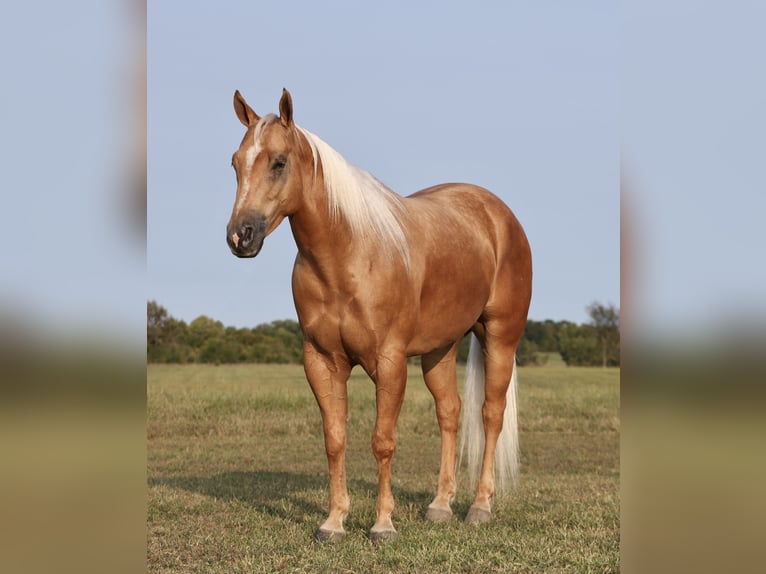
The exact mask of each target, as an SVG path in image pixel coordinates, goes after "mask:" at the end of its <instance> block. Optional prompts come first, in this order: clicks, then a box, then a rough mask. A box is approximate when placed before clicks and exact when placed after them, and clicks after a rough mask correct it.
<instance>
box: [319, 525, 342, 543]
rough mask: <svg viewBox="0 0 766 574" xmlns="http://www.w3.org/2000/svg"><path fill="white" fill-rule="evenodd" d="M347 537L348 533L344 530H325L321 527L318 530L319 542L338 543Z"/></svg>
mask: <svg viewBox="0 0 766 574" xmlns="http://www.w3.org/2000/svg"><path fill="white" fill-rule="evenodd" d="M345 537H346V533H345V532H344V531H343V530H323V529H322V528H320V529H319V530H317V541H318V542H333V543H337V542H340V541H341V540H343V539H344V538H345Z"/></svg>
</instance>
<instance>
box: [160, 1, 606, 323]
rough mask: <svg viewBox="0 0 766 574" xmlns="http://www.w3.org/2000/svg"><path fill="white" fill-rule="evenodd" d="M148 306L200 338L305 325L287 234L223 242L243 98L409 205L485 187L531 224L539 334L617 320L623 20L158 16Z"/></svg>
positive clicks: (568, 6)
mask: <svg viewBox="0 0 766 574" xmlns="http://www.w3.org/2000/svg"><path fill="white" fill-rule="evenodd" d="M148 23H149V25H148V51H149V59H148V101H149V119H148V125H149V156H148V157H149V178H148V181H149V217H148V228H149V233H148V251H147V256H148V257H147V261H148V289H147V296H148V298H151V299H156V300H157V301H158V302H159V303H161V304H162V305H164V306H165V307H166V308H167V309H168V311H169V312H170V313H171V315H173V316H175V317H177V318H180V319H184V320H186V321H190V320H192V319H194V318H195V317H197V316H198V315H201V314H205V315H208V316H210V317H213V318H215V319H218V320H221V321H222V322H223V323H224V324H226V325H236V326H252V325H255V324H258V323H262V322H266V321H271V320H274V319H280V318H294V317H295V310H294V307H293V303H292V296H291V292H290V275H291V269H292V264H293V260H294V257H295V253H296V248H295V245H294V243H293V240H292V236H291V234H290V231H289V227H288V224H287V222H284V223H283V225H282V226H281V227H280V228H279V229H278V230H277V231H276V232H275V233H274V234H272V235H271V236H270V237H269V238H267V239H266V242H265V245H264V248H263V251H262V252H261V254H260V255H259V256H258V257H257V258H255V259H252V260H240V259H237V258H235V257H234V256H233V255H231V254H230V252H229V250H228V247H227V245H226V243H225V233H224V231H225V225H226V223H227V221H228V217H229V214H230V212H231V208H232V205H233V201H234V195H235V190H236V188H235V178H234V172H233V170H232V169H231V167H230V165H229V164H230V158H231V154H232V152H233V151H234V150H235V149H236V147H237V146H238V145H239V142H240V140H241V138H242V135H243V128H242V126H241V124H240V123H239V121H238V120H237V118H236V117H235V115H234V112H233V108H232V103H231V101H232V95H233V92H234V90H235V89H239V90H240V91H241V92H242V94H243V95H244V96H245V97H246V98H247V100H248V102H249V103H250V104H251V106H252V107H253V108H254V109H255V110H256V111H257V112H258V113H260V114H261V115H263V114H266V113H270V112H276V111H277V104H278V100H279V97H280V95H281V90H282V88H283V87H287V88H288V89H289V90H290V91H291V93H292V96H293V102H294V109H295V119H296V122H297V123H298V124H300V125H301V126H303V127H305V128H307V129H309V130H310V131H312V132H314V133H316V134H317V135H319V136H320V137H321V138H322V139H324V140H325V141H326V142H328V143H329V144H330V145H332V146H333V147H334V148H335V149H337V150H338V151H339V152H340V153H341V154H342V155H344V156H345V157H346V158H347V159H349V160H350V161H351V162H352V163H354V164H356V165H358V166H359V167H362V168H364V169H366V170H368V171H370V172H371V173H372V174H373V175H375V176H376V177H377V178H378V179H380V180H381V181H383V182H384V183H386V184H387V185H388V186H389V187H391V188H392V189H394V190H395V191H396V192H398V193H400V194H402V195H408V194H410V193H412V192H414V191H417V190H418V189H421V188H423V187H427V186H430V185H433V184H436V183H441V182H445V181H465V182H471V183H476V184H479V185H482V186H484V187H487V188H489V189H490V190H492V191H494V192H495V193H496V194H498V195H499V196H500V197H501V198H503V199H504V200H505V202H506V203H507V204H508V205H509V206H510V207H511V209H513V210H514V211H515V213H516V215H517V217H518V218H519V219H520V221H521V222H522V224H523V225H524V227H525V229H526V232H527V234H528V237H529V240H530V243H531V245H532V251H533V257H534V294H533V299H532V306H531V310H530V317H531V318H534V319H538V320H542V319H548V318H551V319H557V320H558V319H568V320H572V321H577V322H583V321H586V320H587V315H586V312H585V307H586V306H587V305H588V304H589V303H591V302H592V301H594V300H598V301H601V302H604V303H614V304H615V305H619V169H620V166H619V145H618V141H619V139H618V138H619V135H618V100H617V96H618V82H619V76H618V53H617V50H616V43H617V41H618V35H617V26H618V13H617V9H616V7H615V5H614V3H612V2H577V3H569V2H558V3H549V2H493V3H481V2H477V3H468V2H411V1H407V2H401V1H396V2H381V3H374V4H373V3H361V2H302V3H297V4H290V3H285V2H215V3H213V2H210V3H206V2H192V3H185V4H184V9H183V10H178V9H177V6H175V5H174V4H173V3H168V2H154V3H150V6H149V13H148Z"/></svg>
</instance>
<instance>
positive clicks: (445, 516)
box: [426, 508, 452, 522]
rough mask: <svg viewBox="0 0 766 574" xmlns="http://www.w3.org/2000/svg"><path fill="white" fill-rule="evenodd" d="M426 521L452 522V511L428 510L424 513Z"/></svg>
mask: <svg viewBox="0 0 766 574" xmlns="http://www.w3.org/2000/svg"><path fill="white" fill-rule="evenodd" d="M426 520H430V521H431V522H449V521H450V520H452V511H451V510H445V509H443V508H429V509H428V511H427V512H426Z"/></svg>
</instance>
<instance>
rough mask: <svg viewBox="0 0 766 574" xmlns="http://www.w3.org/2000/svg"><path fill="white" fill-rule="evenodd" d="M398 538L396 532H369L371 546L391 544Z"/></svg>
mask: <svg viewBox="0 0 766 574" xmlns="http://www.w3.org/2000/svg"><path fill="white" fill-rule="evenodd" d="M398 538H399V533H398V532H396V530H370V542H372V543H373V544H376V545H377V544H391V543H392V542H396V540H397V539H398Z"/></svg>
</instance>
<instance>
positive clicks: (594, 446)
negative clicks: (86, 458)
mask: <svg viewBox="0 0 766 574" xmlns="http://www.w3.org/2000/svg"><path fill="white" fill-rule="evenodd" d="M147 379H148V390H147V394H148V421H147V435H148V482H149V490H148V493H149V502H148V568H149V571H150V572H184V573H195V572H200V573H202V572H204V573H217V572H220V573H224V572H225V573H237V572H363V573H367V572H375V573H377V572H381V573H382V572H397V573H399V572H429V573H430V572H616V571H618V570H619V429H620V422H619V418H618V413H619V371H618V370H616V369H600V368H592V369H591V368H566V367H559V366H550V367H534V368H527V369H521V370H520V372H519V381H520V392H519V401H520V429H521V445H522V446H521V449H522V452H521V462H522V479H521V484H520V485H519V488H518V489H517V490H516V491H514V493H513V494H512V495H511V496H509V497H506V498H502V499H499V500H497V501H496V503H495V506H494V514H493V521H492V522H491V523H490V524H486V525H482V526H479V527H473V526H471V527H469V526H467V525H465V524H463V523H462V522H461V521H459V520H454V521H452V522H451V523H449V524H431V523H427V522H425V521H424V520H423V518H422V517H423V515H424V513H425V510H426V507H427V505H428V503H429V502H430V501H431V499H432V497H433V494H434V490H435V486H436V478H437V475H438V470H439V432H438V426H437V423H436V416H435V414H434V406H433V400H432V398H431V395H430V394H429V393H428V390H427V389H426V388H425V385H424V384H423V382H422V378H421V376H420V373H419V371H418V370H417V369H416V368H414V367H413V368H412V370H411V371H410V382H409V384H408V388H407V396H406V398H405V401H404V406H403V408H402V413H401V417H400V421H399V425H398V428H397V440H398V443H397V451H396V455H395V458H394V467H393V489H394V496H395V497H396V504H397V506H396V510H395V513H394V523H395V525H396V527H397V529H398V531H399V541H398V542H396V543H395V544H392V545H384V546H380V547H374V546H372V545H371V544H370V543H369V541H368V539H367V532H368V530H369V528H370V527H371V526H372V524H373V522H374V519H375V493H376V488H377V486H376V484H377V471H376V465H375V459H374V457H373V455H372V452H371V450H370V436H371V433H372V426H373V422H374V417H375V399H374V386H373V384H372V383H371V382H370V381H369V379H367V377H366V375H364V374H363V373H362V372H361V371H358V370H355V371H354V373H353V374H352V377H351V380H350V382H349V403H350V404H349V426H348V440H349V444H348V452H347V474H348V482H349V491H350V494H351V514H350V515H349V517H348V519H347V521H346V530H347V532H348V535H347V537H346V539H345V540H344V541H343V542H342V543H341V544H338V545H332V544H319V543H315V542H314V541H313V539H314V534H315V531H316V528H317V527H318V525H319V524H321V522H322V521H323V520H324V518H325V516H326V508H327V503H328V479H327V463H326V459H325V455H324V445H323V439H322V428H321V420H320V416H319V410H318V408H317V406H316V404H315V402H314V398H313V395H312V394H311V391H310V389H309V387H308V384H307V383H306V381H305V378H304V375H303V370H302V368H301V367H297V366H262V365H258V366H255V365H226V366H218V367H216V366H202V365H183V366H173V365H150V366H149V368H148V375H147ZM458 481H459V492H458V497H457V500H456V501H455V503H454V504H453V510H454V511H455V513H456V516H457V517H459V518H462V517H463V516H465V513H466V511H467V509H468V507H469V506H470V504H471V501H472V497H471V493H470V492H468V491H467V490H466V487H465V482H466V479H465V474H464V473H462V472H461V473H460V474H459V475H458Z"/></svg>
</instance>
